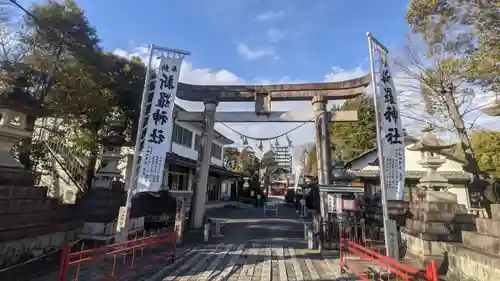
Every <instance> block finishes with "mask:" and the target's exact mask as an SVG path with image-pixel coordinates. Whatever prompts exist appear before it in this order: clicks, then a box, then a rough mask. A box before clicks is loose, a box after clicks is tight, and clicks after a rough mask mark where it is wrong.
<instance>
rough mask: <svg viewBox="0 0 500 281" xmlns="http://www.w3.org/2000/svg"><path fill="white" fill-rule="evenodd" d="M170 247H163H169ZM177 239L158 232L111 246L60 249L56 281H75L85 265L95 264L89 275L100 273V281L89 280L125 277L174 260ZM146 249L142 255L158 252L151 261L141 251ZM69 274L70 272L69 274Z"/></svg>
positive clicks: (66, 247)
mask: <svg viewBox="0 0 500 281" xmlns="http://www.w3.org/2000/svg"><path fill="white" fill-rule="evenodd" d="M170 243H172V244H171V246H170V247H165V246H169V244H170ZM176 243H177V238H176V233H175V232H167V233H158V234H154V235H150V236H146V237H141V238H135V239H133V240H128V241H125V242H120V243H116V244H112V245H105V246H102V247H99V248H95V249H89V250H83V249H81V250H79V251H76V252H73V251H72V245H71V244H68V245H66V246H64V248H63V249H62V253H61V265H60V270H59V279H58V280H59V281H66V280H67V276H68V275H71V276H74V278H73V279H72V280H74V281H78V278H79V276H80V274H81V273H82V270H83V269H82V267H84V266H88V264H87V263H91V262H96V261H99V262H98V263H94V265H95V264H97V265H98V266H99V268H98V269H96V268H89V271H90V272H94V274H95V272H98V271H99V272H100V273H101V275H102V276H100V277H98V278H100V279H92V280H100V281H107V280H114V279H116V278H118V277H121V276H124V275H127V274H129V273H131V272H132V271H134V270H138V269H141V268H143V267H145V266H148V265H151V264H152V263H154V262H158V261H162V260H166V259H169V258H170V259H171V261H173V260H174V259H175V250H176V246H177V244H176ZM146 248H152V249H151V250H148V251H147V252H148V253H146V254H153V252H154V251H152V250H159V252H158V251H157V252H155V254H156V255H154V254H153V257H152V258H147V256H149V255H145V249H146ZM70 271H73V272H70Z"/></svg>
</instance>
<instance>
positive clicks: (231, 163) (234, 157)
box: [223, 147, 240, 171]
mask: <svg viewBox="0 0 500 281" xmlns="http://www.w3.org/2000/svg"><path fill="white" fill-rule="evenodd" d="M239 156H240V152H239V151H238V149H237V148H234V147H224V159H223V163H224V167H226V169H229V170H231V171H237V170H238V168H239V167H238V158H239Z"/></svg>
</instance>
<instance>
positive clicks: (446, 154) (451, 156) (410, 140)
mask: <svg viewBox="0 0 500 281" xmlns="http://www.w3.org/2000/svg"><path fill="white" fill-rule="evenodd" d="M418 140H419V139H418V138H416V137H413V136H409V135H406V136H405V145H406V146H408V145H410V144H414V143H416V142H417V141H418ZM373 152H375V153H376V152H377V148H376V147H375V148H373V149H370V150H367V151H365V152H363V153H362V154H360V155H359V156H357V157H355V158H353V159H351V160H349V161H347V162H346V163H345V165H344V166H345V167H349V165H350V164H351V163H352V162H353V161H356V160H358V159H360V158H361V157H363V156H365V155H368V154H370V153H373ZM438 154H440V155H442V156H444V157H446V158H447V159H450V160H453V161H455V162H458V163H461V164H466V163H467V162H466V161H465V160H464V159H463V158H460V157H457V156H456V155H454V154H453V153H451V152H449V151H446V150H445V151H441V152H439V153H438Z"/></svg>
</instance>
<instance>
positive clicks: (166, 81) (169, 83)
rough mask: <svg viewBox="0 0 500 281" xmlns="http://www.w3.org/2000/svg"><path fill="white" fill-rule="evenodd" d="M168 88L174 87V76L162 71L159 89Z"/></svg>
mask: <svg viewBox="0 0 500 281" xmlns="http://www.w3.org/2000/svg"><path fill="white" fill-rule="evenodd" d="M165 88H167V89H169V90H172V89H174V88H175V86H174V76H173V75H166V74H165V73H163V74H162V75H161V77H160V90H163V89H165Z"/></svg>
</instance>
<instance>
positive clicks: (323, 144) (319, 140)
mask: <svg viewBox="0 0 500 281" xmlns="http://www.w3.org/2000/svg"><path fill="white" fill-rule="evenodd" d="M327 102H328V100H327V99H326V98H325V97H324V96H316V97H314V98H313V99H312V105H313V109H314V114H315V116H316V119H315V121H314V127H315V131H316V162H317V171H318V183H319V184H321V185H326V184H331V183H332V155H331V149H330V130H329V128H328V120H330V116H329V115H330V112H328V110H327V109H326V105H327ZM320 202H321V203H320V204H321V210H320V211H321V216H322V217H323V218H326V217H327V213H326V208H325V206H324V205H325V202H326V200H325V198H321V200H320Z"/></svg>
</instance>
